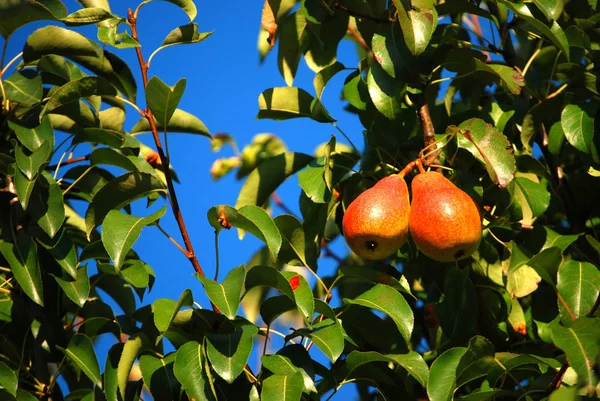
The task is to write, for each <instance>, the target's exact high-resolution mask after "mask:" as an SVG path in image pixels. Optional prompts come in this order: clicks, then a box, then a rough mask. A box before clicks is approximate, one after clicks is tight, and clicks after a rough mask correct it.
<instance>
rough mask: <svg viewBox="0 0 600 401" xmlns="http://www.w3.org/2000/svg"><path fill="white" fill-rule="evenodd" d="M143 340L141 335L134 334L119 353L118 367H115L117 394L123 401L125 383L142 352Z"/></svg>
mask: <svg viewBox="0 0 600 401" xmlns="http://www.w3.org/2000/svg"><path fill="white" fill-rule="evenodd" d="M144 340H145V339H144V335H143V334H141V335H140V334H137V333H136V334H134V335H132V336H131V337H129V339H128V340H127V342H125V345H124V346H123V352H122V353H121V358H120V359H119V365H118V367H117V381H118V383H119V394H120V395H121V397H122V398H123V399H125V389H126V387H127V381H128V380H129V374H130V373H131V368H132V366H133V363H134V362H135V360H136V358H137V356H138V355H139V353H140V351H141V350H142V347H143V345H144Z"/></svg>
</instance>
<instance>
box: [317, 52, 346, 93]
mask: <svg viewBox="0 0 600 401" xmlns="http://www.w3.org/2000/svg"><path fill="white" fill-rule="evenodd" d="M345 69H346V67H344V64H342V63H340V62H339V61H336V62H335V63H333V64H331V65H329V66H327V67H325V68H323V69H322V70H321V71H319V72H318V73H317V74H316V75H315V78H314V80H313V86H314V87H315V92H316V94H317V98H319V99H321V97H322V96H323V91H324V90H325V85H327V83H328V82H329V80H330V79H331V78H333V77H334V76H335V75H336V74H337V73H338V72H340V71H343V70H345Z"/></svg>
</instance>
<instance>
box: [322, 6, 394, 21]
mask: <svg viewBox="0 0 600 401" xmlns="http://www.w3.org/2000/svg"><path fill="white" fill-rule="evenodd" d="M333 7H334V8H339V9H340V10H342V11H345V12H347V13H348V14H350V15H351V16H353V17H358V18H363V19H366V20H369V21H373V22H377V23H379V24H388V23H390V22H395V21H396V20H395V19H386V18H378V17H374V16H372V15H368V14H364V13H361V12H360V11H354V10H351V9H349V8H348V7H346V6H343V5H341V4H340V3H334V4H333Z"/></svg>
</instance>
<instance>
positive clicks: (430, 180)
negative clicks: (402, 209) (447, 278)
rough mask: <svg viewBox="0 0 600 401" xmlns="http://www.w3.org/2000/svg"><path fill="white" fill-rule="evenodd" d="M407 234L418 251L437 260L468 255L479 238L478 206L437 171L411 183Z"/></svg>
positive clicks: (423, 174) (479, 220)
mask: <svg viewBox="0 0 600 401" xmlns="http://www.w3.org/2000/svg"><path fill="white" fill-rule="evenodd" d="M411 188H412V204H411V210H410V218H409V223H408V225H409V228H410V235H411V237H412V239H413V240H414V242H415V245H416V246H417V248H419V250H420V251H421V252H423V253H424V254H425V255H427V256H429V257H430V258H431V259H433V260H437V261H438V262H452V261H455V260H458V259H462V258H466V257H467V256H470V255H471V254H472V253H473V252H475V250H476V249H477V247H478V246H479V242H480V241H481V230H482V227H481V214H480V212H479V208H478V207H477V205H476V204H475V202H474V201H473V199H471V197H470V196H469V195H467V194H466V193H465V192H464V191H462V190H461V189H459V188H457V187H456V186H455V185H454V184H453V183H452V182H450V180H448V179H447V178H446V177H444V176H443V175H442V174H440V173H437V172H426V173H421V174H419V175H417V176H416V177H415V178H414V179H413V180H412V184H411Z"/></svg>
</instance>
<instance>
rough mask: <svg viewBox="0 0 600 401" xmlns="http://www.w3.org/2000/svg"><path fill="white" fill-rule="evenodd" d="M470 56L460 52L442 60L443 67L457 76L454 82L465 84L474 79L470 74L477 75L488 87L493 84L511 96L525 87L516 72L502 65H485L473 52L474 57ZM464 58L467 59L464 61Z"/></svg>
mask: <svg viewBox="0 0 600 401" xmlns="http://www.w3.org/2000/svg"><path fill="white" fill-rule="evenodd" d="M472 54H473V53H471V52H469V53H466V55H465V53H463V52H460V51H459V52H456V53H450V54H449V55H448V56H447V57H446V59H445V60H444V66H445V67H446V68H447V69H448V70H449V71H452V72H456V73H457V74H458V76H457V77H456V78H455V79H456V80H465V82H466V80H469V79H471V80H472V79H475V78H474V77H473V75H472V74H477V77H478V79H480V80H481V82H482V83H486V84H488V85H489V84H491V83H492V82H495V83H497V84H498V85H500V86H501V87H503V88H506V89H507V90H508V91H509V92H511V93H512V94H513V95H518V94H520V93H521V90H522V87H524V86H525V79H524V78H523V75H522V74H521V73H520V72H519V71H518V70H516V69H515V68H511V67H509V66H506V65H502V64H487V63H486V62H485V57H484V56H482V55H481V53H479V52H475V53H474V54H475V56H471V55H472ZM465 57H467V59H466V60H465ZM480 57H481V58H480Z"/></svg>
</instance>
